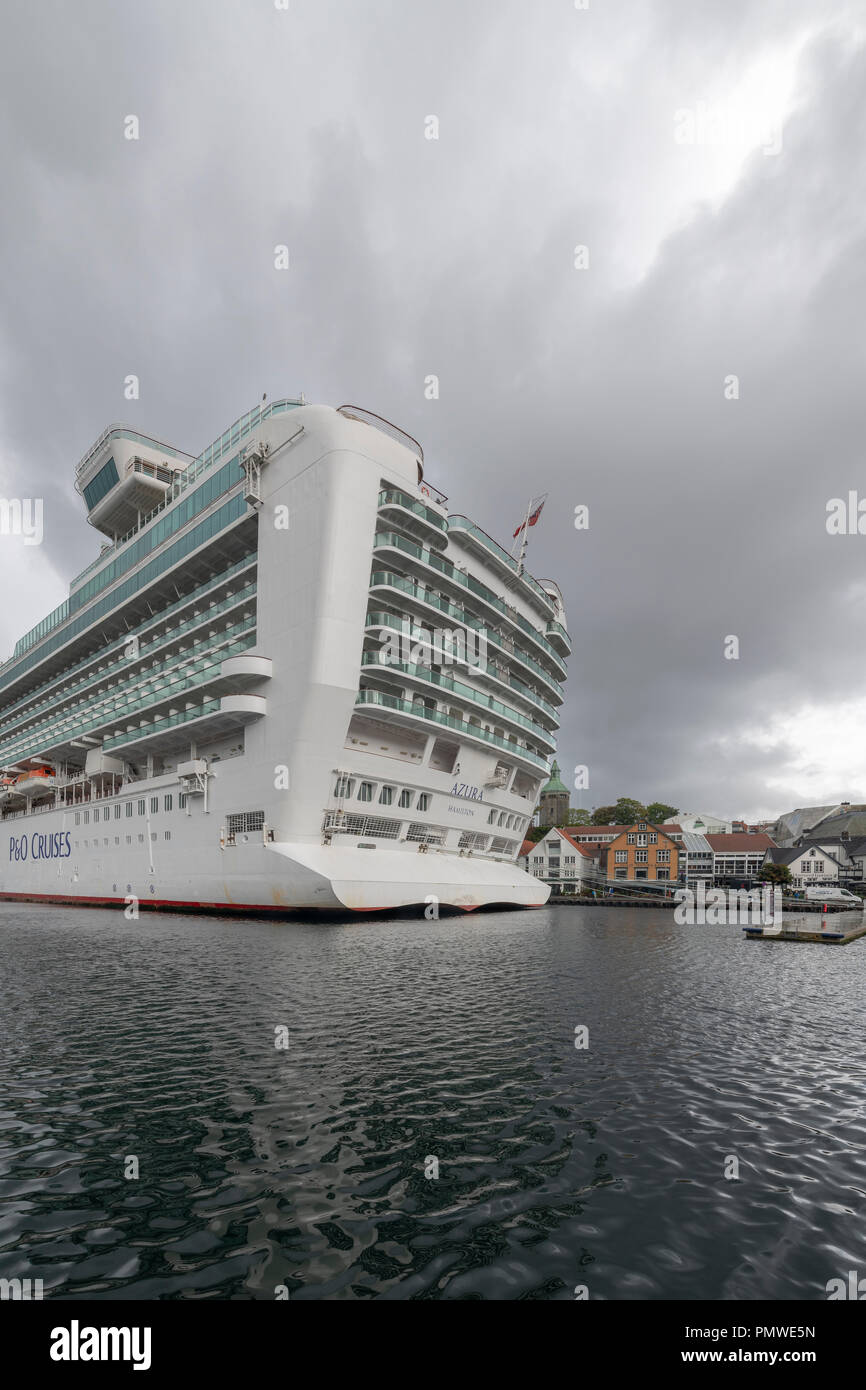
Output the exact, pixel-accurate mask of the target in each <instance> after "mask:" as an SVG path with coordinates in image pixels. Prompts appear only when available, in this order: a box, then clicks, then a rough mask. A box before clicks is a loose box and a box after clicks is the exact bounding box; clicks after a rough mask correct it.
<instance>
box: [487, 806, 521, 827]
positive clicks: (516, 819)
mask: <svg viewBox="0 0 866 1390" xmlns="http://www.w3.org/2000/svg"><path fill="white" fill-rule="evenodd" d="M523 820H524V817H523V816H510V815H509V814H508V812H507V811H490V812H489V814H488V816H487V824H488V825H501V826H503V827H504V828H505V829H506V830H516V829H517V827H518V826H519V825H522V823H523Z"/></svg>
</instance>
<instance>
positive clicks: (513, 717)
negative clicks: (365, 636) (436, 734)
mask: <svg viewBox="0 0 866 1390" xmlns="http://www.w3.org/2000/svg"><path fill="white" fill-rule="evenodd" d="M361 665H362V666H376V667H379V668H380V669H381V670H383V671H401V672H402V673H403V674H404V675H407V676H414V677H415V679H416V680H421V681H424V682H425V683H427V684H429V685H435V686H436V688H437V689H438V690H447V691H450V692H451V693H452V694H454V695H456V696H457V698H458V699H460V700H469V701H471V702H472V704H473V705H478V706H479V707H480V708H482V709H485V710H487V711H488V712H489V713H490V714H493V715H496V716H497V717H498V718H500V719H508V720H510V721H511V722H512V723H513V724H519V725H520V727H521V728H522V729H528V730H529V732H530V733H531V734H534V735H535V737H536V738H540V739H542V740H543V741H544V742H545V743H549V744H550V747H551V750H552V749H554V748H555V747H556V738H555V736H554V734H553V733H551V731H550V730H549V729H545V728H543V727H542V725H541V724H536V723H535V722H534V720H532V719H527V717H526V715H525V714H519V713H518V712H517V710H516V709H511V707H510V706H509V705H503V704H502V703H501V702H500V701H499V700H494V699H493V697H492V695H491V696H487V697H485V696H484V695H482V694H481V693H480V691H478V690H473V688H472V686H471V685H464V684H463V682H462V681H456V680H453V679H452V677H451V676H443V675H442V673H441V672H439V671H434V670H433V669H432V668H431V667H430V666H416V665H414V664H413V663H412V662H411V661H407V662H403V661H383V660H382V658H381V656H380V655H379V653H378V652H365V653H364V655H363V656H362V658H361Z"/></svg>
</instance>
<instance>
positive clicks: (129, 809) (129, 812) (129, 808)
mask: <svg viewBox="0 0 866 1390" xmlns="http://www.w3.org/2000/svg"><path fill="white" fill-rule="evenodd" d="M126 814H127V815H128V816H131V815H132V802H131V801H127V803H126Z"/></svg>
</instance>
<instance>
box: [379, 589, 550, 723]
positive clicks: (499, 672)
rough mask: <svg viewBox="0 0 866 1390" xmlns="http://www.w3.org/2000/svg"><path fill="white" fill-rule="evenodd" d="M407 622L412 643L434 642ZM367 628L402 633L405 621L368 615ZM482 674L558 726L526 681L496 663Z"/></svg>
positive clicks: (381, 614) (387, 615)
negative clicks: (509, 690) (535, 706)
mask: <svg viewBox="0 0 866 1390" xmlns="http://www.w3.org/2000/svg"><path fill="white" fill-rule="evenodd" d="M406 621H408V622H409V623H410V626H409V640H410V642H411V643H415V642H423V641H425V640H426V641H428V642H429V641H431V640H432V636H433V634H432V632H431V631H427V632H425V630H424V629H423V628H422V627H418V626H413V625H412V623H411V621H410V620H409V619H408V617H407V619H406ZM366 626H367V627H368V628H370V627H390V628H394V629H395V631H397V632H402V631H403V619H401V618H396V617H395V616H394V614H393V613H386V612H384V611H380V612H373V613H368V614H367V620H366ZM480 674H481V675H483V676H484V675H486V676H493V677H495V679H496V680H498V681H500V682H501V683H502V684H503V685H507V686H509V687H510V688H511V689H512V690H516V691H517V693H518V695H522V696H523V697H524V698H525V699H527V700H531V701H532V703H533V704H534V705H537V706H538V708H539V709H543V710H544V711H545V713H547V714H549V715H550V717H551V719H555V720H556V722H557V725H558V723H559V715H558V713H557V711H556V710H555V709H554V707H553V705H552V704H550V702H549V701H548V700H545V698H544V696H543V695H539V693H538V691H537V690H533V689H532V687H531V686H529V685H526V684H525V682H524V681H520V680H518V679H517V677H516V676H512V675H509V673H508V670H507V669H506V668H505V667H504V666H499V665H498V663H496V662H491V661H488V662H487V665H486V667H485V668H484V670H483V671H481V672H480ZM548 679H550V677H548Z"/></svg>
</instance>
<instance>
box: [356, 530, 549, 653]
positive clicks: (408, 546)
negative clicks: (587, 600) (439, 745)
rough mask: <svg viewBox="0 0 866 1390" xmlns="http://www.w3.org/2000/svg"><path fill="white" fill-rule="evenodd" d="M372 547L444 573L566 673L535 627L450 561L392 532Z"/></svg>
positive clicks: (382, 533) (382, 534) (382, 535)
mask: <svg viewBox="0 0 866 1390" xmlns="http://www.w3.org/2000/svg"><path fill="white" fill-rule="evenodd" d="M373 544H374V546H377V547H382V546H390V547H393V548H394V549H396V550H402V551H404V552H405V553H406V554H407V555H412V556H414V558H415V559H416V560H420V562H421V563H422V564H423V565H429V566H430V568H431V569H434V570H437V571H438V573H439V574H444V575H445V577H446V578H447V579H450V580H451V583H452V584H457V585H459V586H460V587H461V588H463V589H468V590H469V592H470V593H472V594H475V595H476V597H477V598H480V599H482V600H483V601H484V603H486V604H488V605H489V607H491V608H495V609H496V612H497V613H501V614H502V616H503V617H504V618H506V619H507V620H508V622H510V623H512V624H513V625H514V626H515V627H518V628H520V629H521V631H522V632H525V633H526V634H527V636H529V637H531V638H532V640H533V642H537V643H538V645H539V646H540V647H541V649H542V650H543V651H544V652H546V653H547V655H548V656H549V657H550V659H551V661H552V662H553V663H554V665H555V666H556V668H557V670H558V671H560V672H561V673H562V675H563V676H564V675H566V674H567V672H566V668H565V665H564V663H563V661H562V658H561V657H560V656H559V655H558V653H557V652H555V651H554V649H553V647H552V646H551V645H550V643H549V642H548V640H547V638H546V637H545V636H543V634H542V633H541V632H539V631H538V628H536V627H533V625H532V623H531V622H529V620H528V619H527V618H524V616H523V614H522V613H518V611H517V609H516V608H514V607H513V606H512V605H511V604H508V603H506V602H505V601H504V599H501V598H498V597H497V595H496V594H494V593H493V591H492V589H488V588H487V586H486V585H485V584H482V583H481V582H480V580H478V579H475V578H474V577H473V576H472V575H471V574H464V573H463V571H462V570H459V569H457V567H456V565H452V564H451V562H450V560H444V559H443V558H442V556H441V555H434V554H433V553H432V552H431V551H429V550H424V548H423V547H422V546H420V545H416V544H415V543H414V542H413V541H409V540H406V538H405V537H404V536H398V535H397V534H396V533H395V532H393V531H380V532H378V533H377V534H376V536H375V537H374V541H373Z"/></svg>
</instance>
